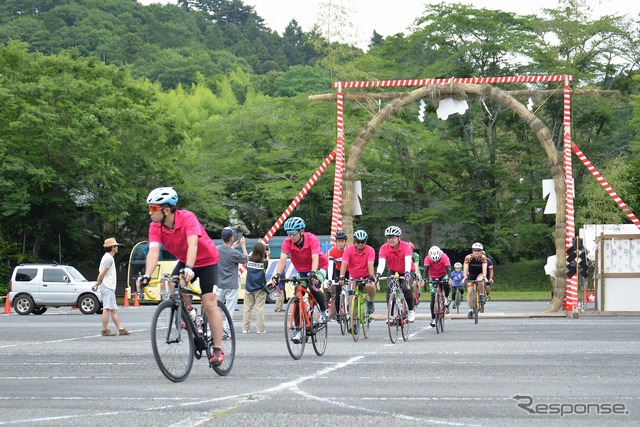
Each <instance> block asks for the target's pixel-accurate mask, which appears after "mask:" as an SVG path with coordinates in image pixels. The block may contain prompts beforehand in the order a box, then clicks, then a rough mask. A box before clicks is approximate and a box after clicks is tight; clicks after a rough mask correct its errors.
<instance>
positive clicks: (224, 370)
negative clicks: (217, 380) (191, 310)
mask: <svg viewBox="0 0 640 427" xmlns="http://www.w3.org/2000/svg"><path fill="white" fill-rule="evenodd" d="M218 311H219V312H220V316H222V352H223V353H224V361H223V362H222V364H221V365H219V366H213V370H214V371H216V373H217V374H218V375H220V376H225V375H227V374H228V373H229V372H231V368H232V367H233V361H234V359H235V355H236V331H235V329H234V328H233V319H232V318H231V314H230V313H229V310H227V307H226V306H225V305H224V303H222V302H221V301H220V300H218ZM203 319H204V321H206V319H207V317H206V315H204V316H203ZM208 350H209V351H208V353H207V355H208V356H209V357H211V351H212V350H213V342H211V346H209V349H208Z"/></svg>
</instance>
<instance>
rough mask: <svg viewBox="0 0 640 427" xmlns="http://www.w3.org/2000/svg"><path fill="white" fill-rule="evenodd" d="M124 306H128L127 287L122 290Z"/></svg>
mask: <svg viewBox="0 0 640 427" xmlns="http://www.w3.org/2000/svg"><path fill="white" fill-rule="evenodd" d="M124 306H125V307H129V289H125V290H124Z"/></svg>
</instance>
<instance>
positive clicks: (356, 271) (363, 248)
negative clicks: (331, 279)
mask: <svg viewBox="0 0 640 427" xmlns="http://www.w3.org/2000/svg"><path fill="white" fill-rule="evenodd" d="M368 237H369V236H368V235H367V232H366V231H364V230H357V231H356V232H355V233H353V245H351V246H348V247H347V248H346V249H345V250H344V253H343V254H342V265H341V266H340V279H339V280H338V283H340V286H344V281H345V274H346V273H347V270H348V271H349V278H350V279H353V280H359V279H364V278H366V279H367V284H366V289H367V294H368V295H369V302H368V307H367V308H368V311H369V314H372V313H373V312H374V311H375V306H374V304H373V300H374V299H375V297H376V285H375V277H374V275H373V271H374V270H373V263H374V262H375V260H376V251H375V249H373V248H372V247H371V246H369V245H367V238H368Z"/></svg>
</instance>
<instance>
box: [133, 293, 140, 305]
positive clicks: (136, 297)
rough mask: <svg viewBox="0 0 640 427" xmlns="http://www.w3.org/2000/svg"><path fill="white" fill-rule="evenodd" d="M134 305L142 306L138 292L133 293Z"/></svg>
mask: <svg viewBox="0 0 640 427" xmlns="http://www.w3.org/2000/svg"><path fill="white" fill-rule="evenodd" d="M133 306H134V307H140V301H139V300H138V293H137V292H136V293H135V294H133Z"/></svg>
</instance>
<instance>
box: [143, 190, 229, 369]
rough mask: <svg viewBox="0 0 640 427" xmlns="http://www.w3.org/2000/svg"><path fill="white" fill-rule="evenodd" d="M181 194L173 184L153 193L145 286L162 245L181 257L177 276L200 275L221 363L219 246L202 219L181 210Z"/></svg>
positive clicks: (216, 357)
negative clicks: (179, 195) (215, 290)
mask: <svg viewBox="0 0 640 427" xmlns="http://www.w3.org/2000/svg"><path fill="white" fill-rule="evenodd" d="M177 203H178V194H177V193H176V191H175V190H174V189H173V188H171V187H160V188H156V189H155V190H153V191H151V193H149V196H148V197H147V204H148V205H149V217H150V219H151V224H149V253H148V254H147V260H146V268H145V274H144V276H143V277H142V281H141V285H142V286H146V285H147V284H148V283H149V279H150V278H151V277H150V276H151V273H153V271H154V270H155V269H156V266H157V265H158V259H159V258H160V247H161V246H164V248H165V249H166V250H167V251H169V252H170V253H171V254H173V255H174V256H175V257H176V258H178V262H177V263H176V266H175V268H174V269H173V275H174V276H175V275H178V274H179V273H180V270H181V269H184V278H185V280H187V281H193V280H195V279H197V278H200V289H201V291H202V307H203V309H204V310H205V312H206V313H207V317H208V319H209V326H210V328H211V332H212V337H213V346H214V351H213V355H212V356H211V359H209V364H210V365H211V366H218V365H220V364H222V362H223V361H224V352H223V351H222V333H223V325H222V315H221V314H220V311H219V310H218V299H217V296H216V294H215V292H213V287H214V286H215V285H216V283H217V282H218V259H219V255H218V249H217V248H216V245H215V244H214V243H213V241H212V240H211V238H209V235H208V234H207V232H206V231H205V229H204V227H203V226H202V224H200V221H198V218H197V217H196V216H195V214H193V212H190V211H188V210H184V209H178V208H177Z"/></svg>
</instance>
